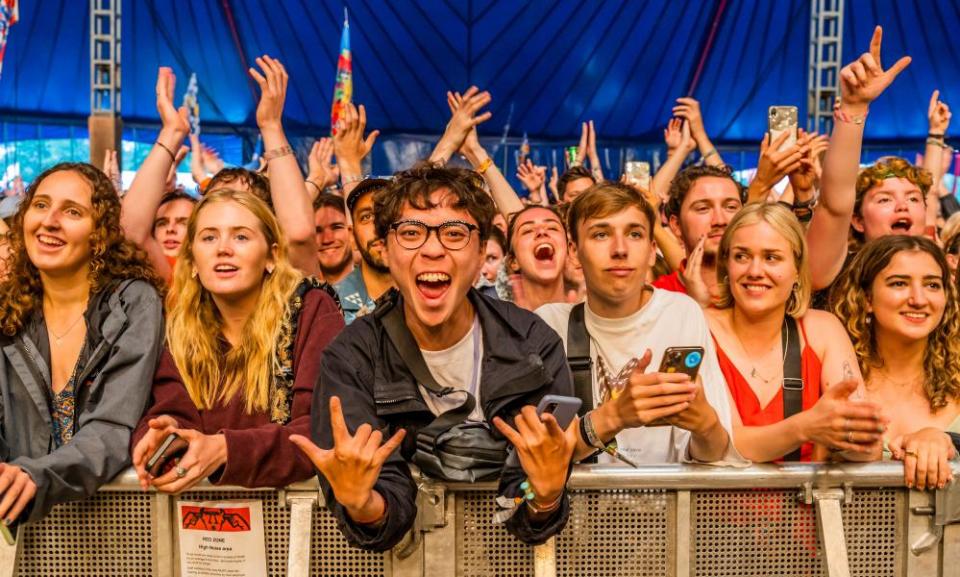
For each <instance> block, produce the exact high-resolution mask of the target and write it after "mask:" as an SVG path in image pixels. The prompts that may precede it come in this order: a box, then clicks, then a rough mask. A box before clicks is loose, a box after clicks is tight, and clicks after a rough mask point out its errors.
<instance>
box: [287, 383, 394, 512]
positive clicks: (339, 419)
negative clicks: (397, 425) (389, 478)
mask: <svg viewBox="0 0 960 577" xmlns="http://www.w3.org/2000/svg"><path fill="white" fill-rule="evenodd" d="M330 428H331V429H332V430H333V448H332V449H321V448H319V447H317V446H316V445H314V444H313V443H312V442H311V441H310V440H309V439H307V438H306V437H303V436H300V435H291V436H290V441H292V442H293V443H294V444H295V445H296V446H297V447H298V448H299V449H300V450H301V451H303V452H304V454H305V455H307V457H308V458H309V459H310V461H311V462H312V463H313V465H314V466H315V467H316V468H317V470H319V471H320V472H321V473H322V474H323V476H324V477H325V478H326V479H327V482H328V483H330V488H331V489H333V494H334V496H335V497H336V499H337V502H339V503H340V504H341V505H343V506H344V507H345V508H346V509H347V513H348V514H349V515H350V517H351V518H352V519H353V520H354V521H356V522H358V523H365V522H366V523H369V522H374V521H376V520H378V519H379V518H381V517H382V516H383V514H384V509H383V506H384V503H383V498H382V497H380V496H379V495H378V494H377V492H376V491H374V489H373V487H374V485H375V484H376V482H377V478H378V477H379V476H380V469H381V468H383V464H384V463H385V462H386V460H387V458H388V457H390V455H391V454H393V452H394V451H396V450H397V448H398V447H399V446H400V443H401V442H402V441H403V437H404V435H405V434H406V431H405V430H404V429H400V430H399V431H397V432H396V433H395V434H394V435H393V436H392V437H390V439H389V440H387V441H386V442H383V433H381V432H380V431H374V430H373V427H371V426H370V425H368V424H366V423H364V424H362V425H360V426H359V427H358V428H357V431H356V433H355V434H354V435H351V434H350V431H348V430H347V423H346V421H345V420H344V418H343V410H342V408H341V405H340V399H339V398H338V397H330Z"/></svg>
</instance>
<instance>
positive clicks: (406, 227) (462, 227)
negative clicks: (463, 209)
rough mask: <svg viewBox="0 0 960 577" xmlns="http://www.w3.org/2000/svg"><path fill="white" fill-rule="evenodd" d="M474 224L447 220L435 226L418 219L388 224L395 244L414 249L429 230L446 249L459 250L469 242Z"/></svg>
mask: <svg viewBox="0 0 960 577" xmlns="http://www.w3.org/2000/svg"><path fill="white" fill-rule="evenodd" d="M479 228H480V227H478V226H477V225H475V224H471V223H469V222H464V221H462V220H448V221H447V222H444V223H441V224H438V225H437V226H429V225H427V224H426V223H423V222H420V221H419V220H401V221H400V222H395V223H393V224H391V225H390V230H392V231H393V232H394V234H395V235H396V237H397V244H399V245H400V246H401V247H403V248H405V249H407V250H416V249H418V248H420V247H421V246H423V245H424V243H426V242H427V237H429V236H430V233H431V232H434V233H436V235H437V238H438V239H439V240H440V244H442V245H443V248H445V249H447V250H460V249H462V248H464V247H466V246H467V245H468V244H470V237H471V236H472V233H473V231H475V230H479Z"/></svg>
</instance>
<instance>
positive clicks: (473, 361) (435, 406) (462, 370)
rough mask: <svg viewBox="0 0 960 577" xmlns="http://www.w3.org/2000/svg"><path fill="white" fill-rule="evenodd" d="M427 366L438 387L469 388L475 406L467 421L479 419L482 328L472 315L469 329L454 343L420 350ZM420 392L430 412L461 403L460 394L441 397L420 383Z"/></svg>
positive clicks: (445, 410) (437, 413)
mask: <svg viewBox="0 0 960 577" xmlns="http://www.w3.org/2000/svg"><path fill="white" fill-rule="evenodd" d="M420 353H421V354H422V355H423V360H424V362H425V363H426V364H427V369H428V370H429V371H430V374H431V375H433V378H434V379H436V380H437V383H439V384H440V386H441V387H452V388H454V389H460V390H461V391H469V392H470V393H471V394H472V395H473V398H474V399H476V401H477V405H476V407H474V409H473V412H472V413H470V419H469V420H471V421H482V420H483V409H482V408H481V407H480V369H481V365H482V364H483V331H482V330H481V328H480V320H479V318H478V317H476V316H474V317H473V328H471V329H470V331H468V332H467V334H466V335H465V336H464V337H463V338H462V339H460V341H459V342H457V343H456V344H455V345H453V346H452V347H450V348H448V349H444V350H442V351H425V350H423V349H421V350H420ZM418 386H419V387H420V394H421V395H422V396H423V400H424V401H425V402H426V403H427V407H429V408H430V412H432V413H433V414H434V415H439V414H441V413H445V412H447V411H449V410H451V409H455V408H457V407H459V406H460V405H462V404H463V401H464V395H460V394H457V393H451V394H449V395H446V396H444V397H439V396H437V395H435V394H433V393H432V392H431V391H430V390H429V389H427V388H426V387H424V386H423V385H418Z"/></svg>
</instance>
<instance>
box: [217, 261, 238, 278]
mask: <svg viewBox="0 0 960 577" xmlns="http://www.w3.org/2000/svg"><path fill="white" fill-rule="evenodd" d="M238 270H240V269H239V267H236V266H234V265H232V264H218V265H217V266H215V267H213V272H214V273H215V274H216V275H217V276H218V277H221V278H223V277H231V276H233V275H235V274H236V273H237V271H238Z"/></svg>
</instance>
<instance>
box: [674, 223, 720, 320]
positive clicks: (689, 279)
mask: <svg viewBox="0 0 960 577" xmlns="http://www.w3.org/2000/svg"><path fill="white" fill-rule="evenodd" d="M706 243H707V237H706V236H703V237H702V238H701V239H700V242H698V243H697V246H695V247H693V250H692V251H690V256H689V257H687V264H686V266H685V267H684V268H683V272H682V273H680V276H681V277H682V278H683V286H684V287H685V288H686V289H687V294H688V295H690V297H691V298H693V300H695V301H697V302H698V303H700V306H701V307H703V308H707V307H709V306H710V304H711V302H712V300H713V299H712V297H711V294H710V288H709V287H708V286H707V283H706V281H704V280H703V252H704V246H705V245H706Z"/></svg>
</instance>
